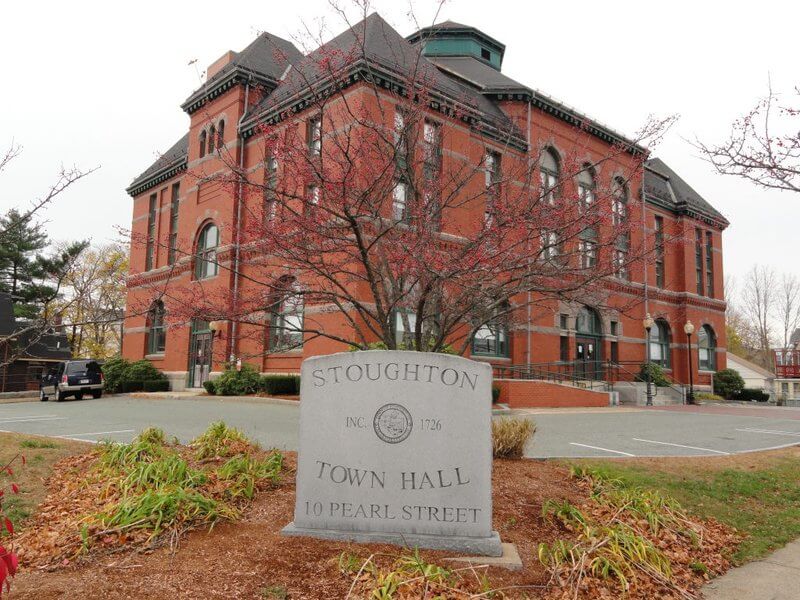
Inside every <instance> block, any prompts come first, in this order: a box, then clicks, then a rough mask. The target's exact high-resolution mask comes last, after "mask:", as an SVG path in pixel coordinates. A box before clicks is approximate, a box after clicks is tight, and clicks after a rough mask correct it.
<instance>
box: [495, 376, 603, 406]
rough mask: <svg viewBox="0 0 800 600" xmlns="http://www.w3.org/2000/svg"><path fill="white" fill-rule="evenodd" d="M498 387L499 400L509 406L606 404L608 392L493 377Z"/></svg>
mask: <svg viewBox="0 0 800 600" xmlns="http://www.w3.org/2000/svg"><path fill="white" fill-rule="evenodd" d="M494 385H495V386H497V387H499V388H500V400H499V401H500V402H502V403H504V404H508V405H509V407H511V408H539V407H543V408H555V407H557V408H563V407H576V406H577V407H588V406H608V405H609V395H608V392H595V391H592V390H582V389H580V388H575V387H572V386H569V385H561V384H558V383H550V382H547V381H519V380H511V379H495V381H494Z"/></svg>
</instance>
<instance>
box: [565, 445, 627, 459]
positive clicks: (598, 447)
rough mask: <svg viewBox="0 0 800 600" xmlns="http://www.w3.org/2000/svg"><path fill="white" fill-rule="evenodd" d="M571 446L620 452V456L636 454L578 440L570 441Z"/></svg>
mask: <svg viewBox="0 0 800 600" xmlns="http://www.w3.org/2000/svg"><path fill="white" fill-rule="evenodd" d="M570 445H571V446H580V447H581V448H591V449H592V450H600V451H601V452H612V453H613V454H621V455H622V456H634V457H635V456H636V455H635V454H630V453H628V452H621V451H620V450H611V448H601V447H600V446H590V445H589V444H579V443H578V442H570Z"/></svg>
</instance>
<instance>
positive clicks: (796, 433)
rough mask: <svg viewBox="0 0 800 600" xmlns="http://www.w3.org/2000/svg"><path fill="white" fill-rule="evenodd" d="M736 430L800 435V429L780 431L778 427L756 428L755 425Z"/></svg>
mask: <svg viewBox="0 0 800 600" xmlns="http://www.w3.org/2000/svg"><path fill="white" fill-rule="evenodd" d="M736 431H744V432H746V433H768V434H770V435H791V436H795V437H800V431H780V430H777V429H756V428H754V427H745V428H743V429H737V430H736Z"/></svg>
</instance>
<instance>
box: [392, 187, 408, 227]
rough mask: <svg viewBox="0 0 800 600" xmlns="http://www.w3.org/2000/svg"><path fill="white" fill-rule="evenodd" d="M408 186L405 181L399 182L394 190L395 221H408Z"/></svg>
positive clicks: (393, 210) (393, 209)
mask: <svg viewBox="0 0 800 600" xmlns="http://www.w3.org/2000/svg"><path fill="white" fill-rule="evenodd" d="M407 194H408V186H407V185H406V184H405V182H403V181H398V182H397V183H396V184H395V186H394V190H392V218H393V219H394V220H395V221H405V220H407V219H408V212H407V208H408V204H407V201H408V196H407Z"/></svg>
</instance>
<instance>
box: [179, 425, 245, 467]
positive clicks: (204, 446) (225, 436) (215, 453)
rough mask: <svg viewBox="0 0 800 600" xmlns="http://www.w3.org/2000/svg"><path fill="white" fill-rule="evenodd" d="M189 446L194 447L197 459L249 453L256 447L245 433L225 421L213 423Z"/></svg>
mask: <svg viewBox="0 0 800 600" xmlns="http://www.w3.org/2000/svg"><path fill="white" fill-rule="evenodd" d="M189 446H191V447H192V448H193V449H194V455H195V458H197V460H207V459H211V458H225V457H227V456H233V455H235V454H248V453H249V452H251V451H252V450H254V449H255V448H256V446H255V445H254V444H253V443H252V442H251V441H250V440H249V439H247V436H246V435H245V434H243V433H242V432H241V431H239V430H238V429H236V428H234V427H228V426H227V425H226V424H225V423H224V421H216V422H215V423H212V424H211V425H210V426H209V427H208V429H206V430H205V432H204V433H203V434H202V435H200V436H198V437H196V438H195V439H194V440H192V442H191V444H189Z"/></svg>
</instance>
